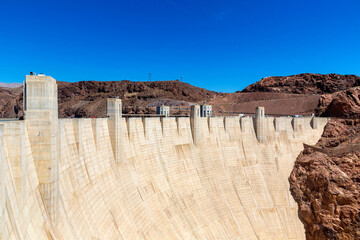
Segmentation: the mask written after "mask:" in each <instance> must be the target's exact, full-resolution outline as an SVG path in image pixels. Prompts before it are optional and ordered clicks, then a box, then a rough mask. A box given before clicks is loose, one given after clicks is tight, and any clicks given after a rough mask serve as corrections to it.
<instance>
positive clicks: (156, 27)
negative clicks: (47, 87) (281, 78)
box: [0, 0, 360, 92]
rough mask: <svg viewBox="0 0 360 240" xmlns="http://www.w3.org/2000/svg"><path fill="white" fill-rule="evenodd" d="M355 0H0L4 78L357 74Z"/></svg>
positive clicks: (232, 78) (243, 81)
mask: <svg viewBox="0 0 360 240" xmlns="http://www.w3.org/2000/svg"><path fill="white" fill-rule="evenodd" d="M359 13H360V3H359V1H355V0H353V1H349V0H343V1H339V0H336V1H334V0H327V1H320V0H319V1H316V0H312V1H308V0H302V1H295V0H286V1H285V0H284V1H277V0H271V1H270V0H269V1H256V0H238V1H226V0H162V1H160V0H149V1H144V0H128V1H121V0H118V1H115V0H114V1H109V0H101V1H92V0H86V1H82V0H81V1H77V0H72V1H67V0H63V1H53V0H46V1H45V0H44V1H37V0H32V1H29V0H27V1H22V0H0V71H1V74H0V82H22V81H23V80H24V75H25V74H28V73H29V72H30V71H34V72H37V73H39V72H44V73H46V74H48V75H51V76H53V77H54V78H55V79H57V80H61V81H80V80H102V81H107V80H122V79H128V80H133V81H139V80H140V81H141V80H142V81H144V80H148V74H149V73H152V79H153V80H171V79H176V78H178V79H179V78H180V76H182V77H183V81H185V82H188V83H190V84H193V85H195V86H199V87H204V88H207V89H210V90H215V91H223V92H233V91H236V90H241V89H243V88H244V87H245V86H247V85H249V84H251V83H253V82H256V81H258V80H260V79H261V78H263V77H266V76H274V75H291V74H298V73H304V72H314V73H333V72H334V73H339V74H357V75H360V14H359Z"/></svg>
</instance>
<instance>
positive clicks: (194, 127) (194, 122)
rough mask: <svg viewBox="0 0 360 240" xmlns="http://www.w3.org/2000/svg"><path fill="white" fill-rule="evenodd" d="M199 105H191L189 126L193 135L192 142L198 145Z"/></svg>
mask: <svg viewBox="0 0 360 240" xmlns="http://www.w3.org/2000/svg"><path fill="white" fill-rule="evenodd" d="M199 120H200V106H199V105H192V106H191V111H190V126H191V132H192V136H193V142H194V144H195V145H198V144H199V142H200V122H199Z"/></svg>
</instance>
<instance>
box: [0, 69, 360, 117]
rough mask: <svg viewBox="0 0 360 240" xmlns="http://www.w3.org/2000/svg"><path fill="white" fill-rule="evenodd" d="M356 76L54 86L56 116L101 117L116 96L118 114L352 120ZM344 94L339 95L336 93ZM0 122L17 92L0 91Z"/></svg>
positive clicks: (17, 100)
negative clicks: (235, 88)
mask: <svg viewBox="0 0 360 240" xmlns="http://www.w3.org/2000/svg"><path fill="white" fill-rule="evenodd" d="M359 79H360V78H359V77H357V76H354V75H338V74H327V75H321V74H308V73H307V74H299V75H294V76H288V77H268V78H264V79H262V80H261V81H259V82H257V83H255V84H252V85H250V86H249V87H247V88H245V89H244V91H242V92H236V93H218V92H214V91H209V90H206V89H203V88H198V87H195V86H192V85H190V84H187V83H184V82H180V81H177V80H175V81H154V82H131V81H127V80H124V81H111V82H101V81H80V82H75V83H69V82H61V81H58V92H59V93H58V96H59V116H60V117H91V116H96V117H105V112H106V98H109V97H116V96H118V97H120V98H121V99H122V100H123V106H124V107H123V112H124V113H130V114H148V113H155V109H156V106H158V105H161V104H166V105H170V106H171V114H176V115H187V114H188V113H189V106H190V105H191V104H194V103H197V104H199V103H202V102H203V101H205V100H206V101H207V103H209V104H212V105H213V109H214V113H215V114H221V115H236V114H239V113H253V112H254V109H255V107H256V106H264V107H265V110H266V113H267V114H269V115H294V114H300V115H311V114H312V113H316V115H318V116H331V117H343V116H344V117H356V116H358V115H359V114H360V105H359V103H360V102H359V99H358V97H357V96H358V95H359V94H357V93H358V92H359V88H357V87H353V86H356V85H358V84H359ZM344 88H345V89H346V90H341V89H344ZM0 97H1V98H0V117H2V118H15V117H21V116H22V115H23V111H22V108H23V106H22V87H18V88H1V87H0Z"/></svg>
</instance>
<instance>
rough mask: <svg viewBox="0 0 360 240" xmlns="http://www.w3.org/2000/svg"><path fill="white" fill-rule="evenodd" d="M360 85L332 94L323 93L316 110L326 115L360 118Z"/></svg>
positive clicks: (319, 113) (320, 114) (321, 114)
mask: <svg viewBox="0 0 360 240" xmlns="http://www.w3.org/2000/svg"><path fill="white" fill-rule="evenodd" d="M359 96H360V87H354V88H350V89H348V90H345V91H340V92H337V93H334V94H331V95H323V96H322V97H321V98H320V100H319V107H318V108H317V110H316V112H317V114H318V115H319V116H324V117H329V116H331V117H342V118H359V117H360V99H359Z"/></svg>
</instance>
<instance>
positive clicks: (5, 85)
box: [0, 82, 22, 88]
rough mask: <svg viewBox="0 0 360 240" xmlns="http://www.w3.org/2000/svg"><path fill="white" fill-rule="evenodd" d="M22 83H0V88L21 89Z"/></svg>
mask: <svg viewBox="0 0 360 240" xmlns="http://www.w3.org/2000/svg"><path fill="white" fill-rule="evenodd" d="M21 86H22V83H2V82H0V87H4V88H17V87H21Z"/></svg>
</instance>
